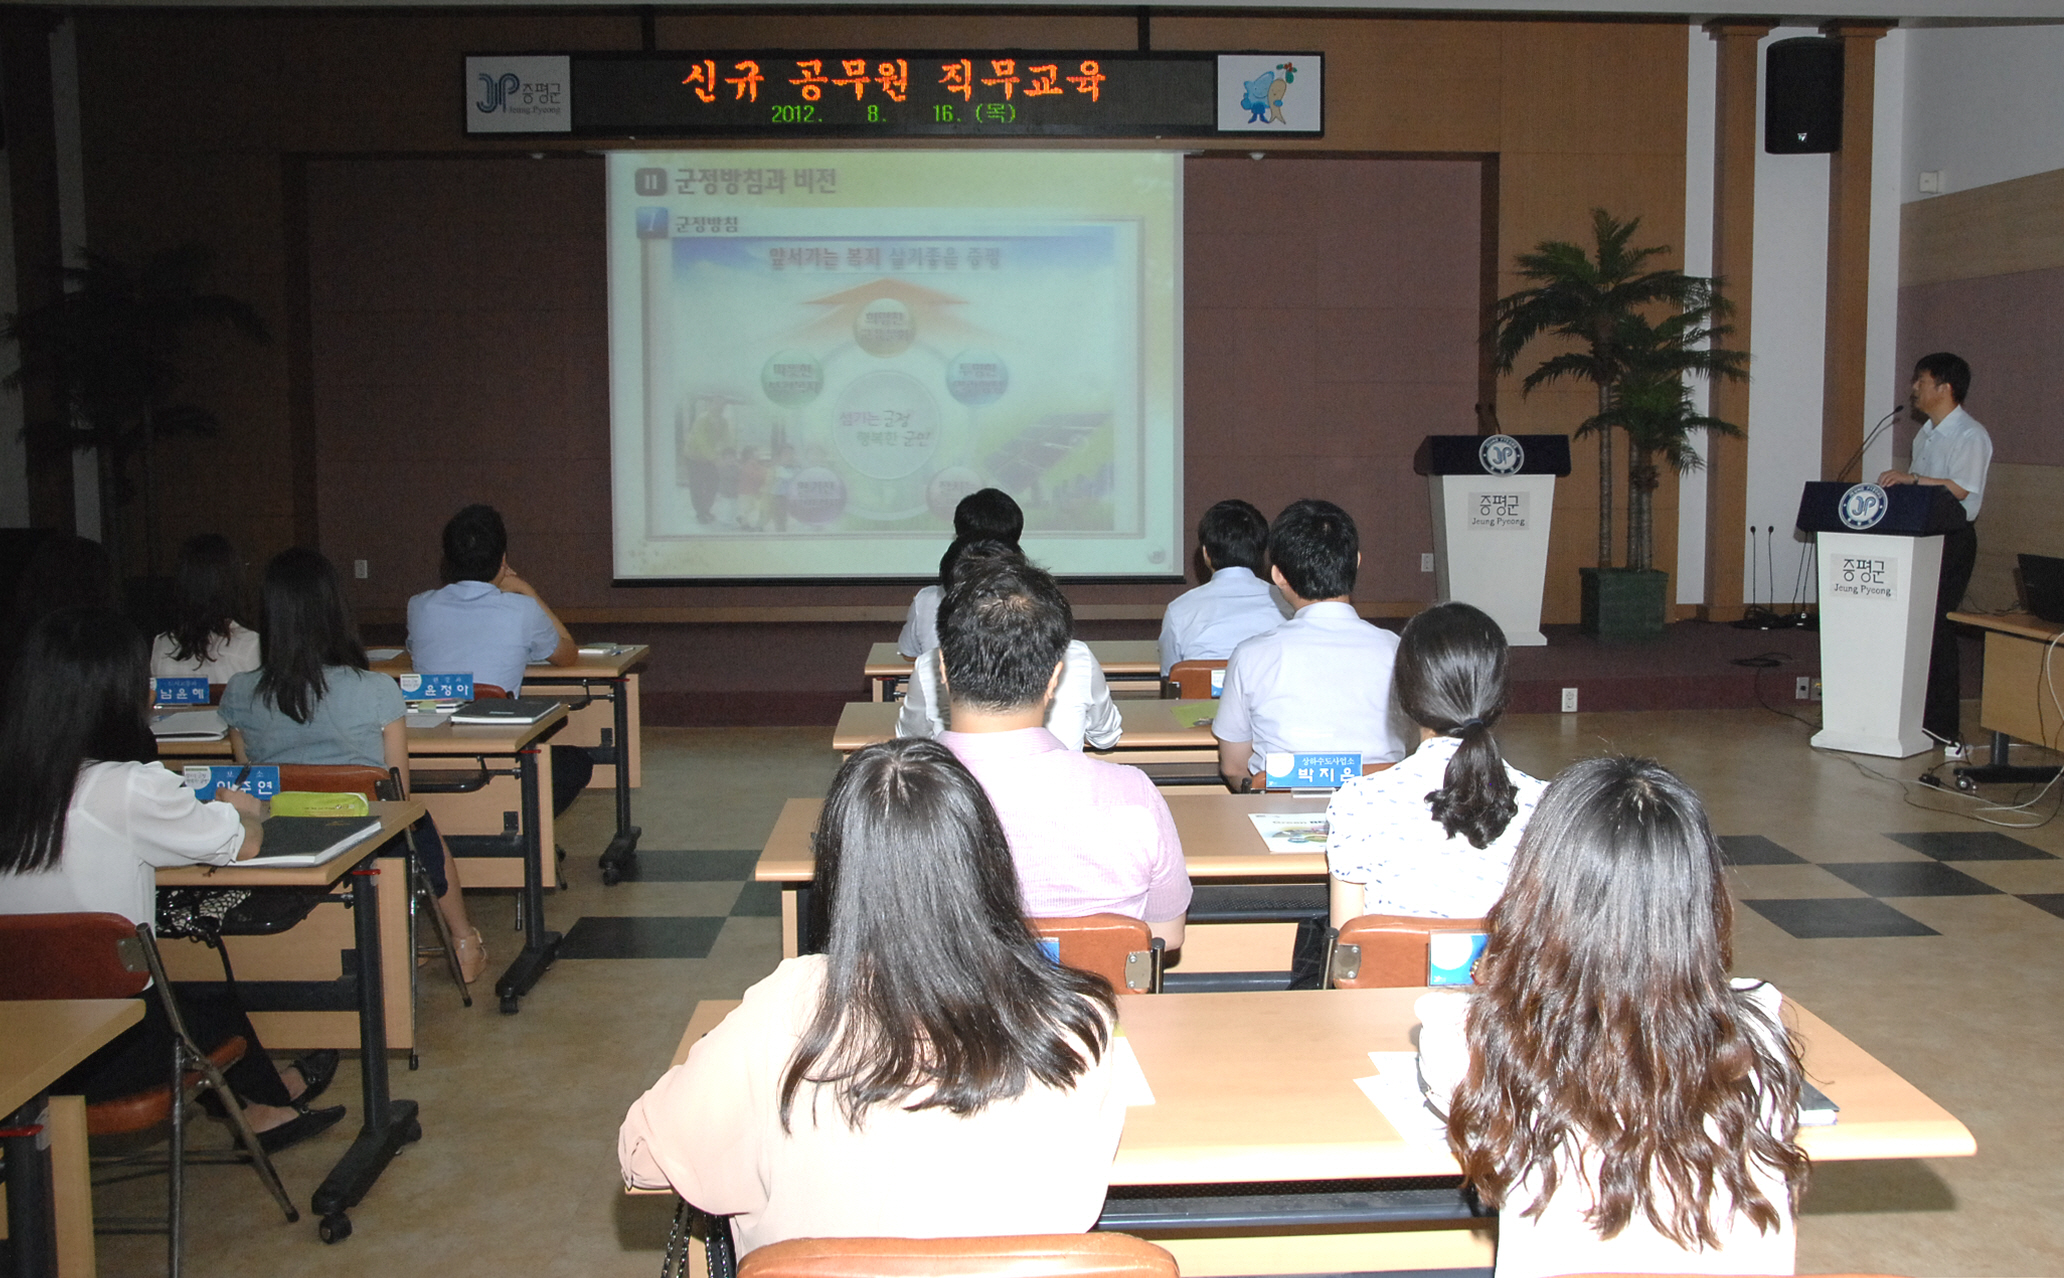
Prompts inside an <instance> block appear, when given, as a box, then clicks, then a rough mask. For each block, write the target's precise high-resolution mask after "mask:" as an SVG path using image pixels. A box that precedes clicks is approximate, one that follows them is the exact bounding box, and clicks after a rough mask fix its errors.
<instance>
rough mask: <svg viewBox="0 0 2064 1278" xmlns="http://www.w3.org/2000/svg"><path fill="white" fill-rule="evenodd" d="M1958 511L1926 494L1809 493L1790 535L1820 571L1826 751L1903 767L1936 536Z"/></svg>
mask: <svg viewBox="0 0 2064 1278" xmlns="http://www.w3.org/2000/svg"><path fill="white" fill-rule="evenodd" d="M1963 522H1964V512H1963V508H1962V507H1961V506H1959V505H1958V504H1957V500H1956V498H1954V497H1952V496H1950V495H1949V491H1948V490H1947V489H1944V488H1940V487H1937V486H1935V485H1932V484H1930V485H1921V484H1900V485H1898V486H1896V487H1893V488H1880V487H1878V486H1877V485H1876V484H1841V483H1809V484H1807V485H1806V489H1805V491H1804V492H1803V493H1801V494H1800V497H1799V519H1798V528H1799V531H1800V532H1809V533H1813V534H1814V536H1815V540H1816V541H1817V542H1818V547H1817V550H1816V552H1815V554H1816V562H1817V564H1818V566H1819V569H1820V680H1821V729H1820V731H1819V732H1816V733H1814V734H1813V744H1814V745H1816V746H1820V747H1821V748H1823V749H1827V750H1846V751H1849V752H1850V753H1853V754H1875V755H1881V756H1883V757H1885V758H1888V759H1903V758H1905V757H1907V756H1908V755H1912V754H1919V753H1920V752H1921V751H1923V750H1926V749H1927V748H1928V746H1929V744H1930V742H1929V739H1928V735H1927V734H1926V733H1924V732H1922V731H1921V712H1922V710H1923V708H1924V703H1925V701H1926V697H1927V691H1928V652H1929V649H1930V648H1931V646H1932V645H1933V644H1934V641H1935V589H1936V586H1937V584H1938V583H1939V582H1940V581H1941V575H1942V534H1943V533H1945V532H1949V531H1951V530H1953V529H1955V528H1957V527H1959V526H1961V525H1962V524H1963Z"/></svg>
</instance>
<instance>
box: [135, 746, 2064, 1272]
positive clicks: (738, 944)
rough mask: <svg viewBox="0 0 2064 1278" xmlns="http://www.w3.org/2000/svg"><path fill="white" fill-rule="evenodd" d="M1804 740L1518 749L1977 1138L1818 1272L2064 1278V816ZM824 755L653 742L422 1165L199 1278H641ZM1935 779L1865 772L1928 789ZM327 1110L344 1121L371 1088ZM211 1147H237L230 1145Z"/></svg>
mask: <svg viewBox="0 0 2064 1278" xmlns="http://www.w3.org/2000/svg"><path fill="white" fill-rule="evenodd" d="M1807 735H1808V733H1807V730H1806V729H1804V728H1802V727H1801V726H1799V725H1798V724H1797V723H1795V722H1793V721H1790V720H1786V719H1781V718H1778V717H1776V716H1773V715H1770V714H1767V713H1764V712H1762V711H1710V712H1676V713H1669V714H1585V715H1561V716H1558V715H1540V716H1525V717H1517V718H1515V719H1514V720H1512V721H1511V722H1510V723H1509V724H1508V725H1507V727H1506V730H1505V732H1504V733H1503V736H1504V740H1505V743H1506V747H1507V750H1508V753H1509V754H1510V755H1511V757H1512V759H1513V761H1514V763H1515V764H1517V765H1518V766H1520V767H1523V768H1525V769H1526V770H1527V771H1529V772H1532V773H1535V774H1536V775H1540V776H1544V777H1545V776H1551V775H1553V774H1554V773H1555V772H1556V771H1557V770H1558V769H1559V768H1560V767H1561V766H1563V765H1564V764H1566V763H1568V762H1570V761H1572V760H1574V759H1577V758H1580V757H1583V756H1586V755H1590V754H1596V753H1601V752H1605V751H1619V752H1629V753H1641V754H1649V755H1653V756H1655V757H1658V758H1660V759H1662V760H1663V761H1664V762H1665V763H1667V764H1668V765H1670V766H1671V767H1673V768H1675V769H1677V770H1678V771H1679V772H1680V773H1682V774H1683V775H1684V776H1685V777H1686V778H1687V779H1688V780H1690V781H1691V782H1692V783H1693V784H1694V785H1696V786H1698V787H1699V788H1700V790H1701V791H1702V793H1704V795H1705V796H1706V799H1707V802H1708V804H1709V806H1710V808H1711V810H1712V813H1713V819H1714V824H1715V827H1716V829H1718V830H1719V831H1720V832H1721V833H1723V834H1724V835H1726V836H1728V838H1727V850H1728V855H1729V859H1730V861H1731V862H1732V864H1733V868H1732V869H1730V871H1729V875H1730V880H1731V882H1732V884H1733V887H1734V891H1735V894H1736V896H1737V898H1738V899H1740V900H1741V902H1742V903H1743V906H1744V908H1743V909H1741V910H1739V911H1737V921H1736V938H1735V953H1736V969H1737V971H1738V972H1740V973H1741V974H1743V975H1754V976H1762V977H1768V978H1770V979H1772V980H1774V981H1776V982H1777V983H1778V984H1779V985H1780V986H1781V987H1782V988H1783V989H1784V990H1785V991H1786V992H1787V993H1789V994H1791V995H1792V996H1794V997H1796V998H1797V999H1799V1000H1800V1001H1801V1002H1803V1003H1805V1004H1806V1005H1807V1006H1809V1007H1811V1008H1813V1009H1814V1010H1815V1011H1816V1012H1818V1013H1819V1014H1820V1015H1822V1016H1823V1017H1824V1018H1826V1019H1827V1020H1828V1021H1829V1022H1830V1023H1831V1024H1832V1025H1834V1026H1835V1027H1836V1028H1838V1029H1840V1030H1841V1031H1842V1032H1844V1033H1845V1034H1847V1035H1849V1036H1850V1037H1852V1038H1854V1039H1855V1040H1857V1041H1858V1042H1859V1043H1861V1044H1862V1045H1863V1046H1864V1047H1865V1048H1866V1049H1868V1050H1869V1051H1871V1052H1872V1053H1874V1054H1876V1055H1877V1056H1878V1057H1879V1058H1880V1059H1882V1060H1884V1061H1885V1062H1887V1063H1888V1064H1889V1065H1891V1066H1892V1067H1893V1068H1894V1069H1896V1070H1898V1071H1899V1072H1900V1073H1902V1074H1903V1075H1905V1076H1906V1077H1907V1078H1909V1079H1910V1080H1912V1081H1913V1082H1914V1083H1915V1084H1916V1085H1918V1086H1919V1087H1921V1088H1922V1090H1924V1091H1926V1092H1927V1093H1928V1094H1929V1095H1930V1096H1932V1097H1934V1098H1935V1099H1936V1100H1937V1101H1939V1102H1940V1103H1942V1104H1943V1105H1944V1106H1946V1107H1947V1108H1948V1109H1949V1110H1950V1111H1951V1112H1952V1113H1954V1114H1956V1115H1957V1116H1958V1117H1959V1118H1961V1119H1962V1120H1963V1121H1964V1122H1965V1123H1966V1124H1968V1125H1969V1126H1970V1127H1971V1129H1972V1131H1973V1132H1974V1133H1975V1134H1976V1136H1977V1139H1978V1146H1979V1154H1978V1156H1977V1157H1976V1158H1969V1159H1945V1160H1937V1161H1931V1162H1921V1161H1902V1162H1882V1163H1851V1164H1827V1165H1823V1166H1821V1167H1820V1168H1818V1169H1816V1173H1815V1179H1814V1183H1813V1187H1812V1189H1811V1191H1810V1192H1809V1194H1808V1196H1807V1199H1806V1203H1805V1207H1804V1216H1803V1219H1802V1221H1801V1225H1800V1256H1799V1263H1800V1270H1801V1272H1814V1271H1821V1272H1826V1271H1831V1270H1835V1271H1875V1272H1883V1273H1894V1274H1906V1275H1916V1276H1918V1275H1964V1276H1968V1278H1981V1276H1990V1278H1999V1276H2006V1275H2047V1274H2064V1160H2060V1159H2059V1158H2058V1156H2057V1150H2059V1149H2060V1148H2064V1071H2060V1070H2059V1069H2058V1067H2057V1062H2058V1061H2059V1060H2060V1059H2064V1017H2060V1015H2059V1013H2058V1007H2057V1003H2058V992H2059V990H2060V989H2064V860H2059V859H2058V857H2059V855H2060V854H2064V821H2059V822H2053V823H2051V824H2048V825H2045V826H2043V827H2041V828H2039V829H2034V830H2014V831H1998V830H1994V829H1991V828H1989V827H1986V826H1984V825H1981V824H1978V823H1975V822H1973V821H1971V820H1970V819H1968V818H1967V817H1965V816H1960V815H1957V813H1958V812H1959V811H1963V810H1968V809H1970V808H1973V807H1974V806H1975V805H1974V804H1973V803H1972V802H1971V801H1969V800H1966V799H1961V798H1958V797H1956V796H1953V795H1949V794H1946V793H1943V792H1939V791H1926V790H1922V789H1921V788H1919V787H1914V786H1911V785H1908V786H1906V787H1905V788H1904V789H1902V788H1900V787H1898V786H1897V785H1895V784H1894V783H1893V782H1892V781H1888V780H1884V779H1880V778H1879V777H1875V776H1870V775H1866V774H1865V773H1864V772H1863V771H1861V770H1859V769H1858V768H1857V767H1856V766H1853V765H1852V764H1851V763H1850V762H1849V761H1847V760H1846V759H1845V758H1844V757H1842V756H1835V755H1828V754H1822V753H1818V752H1815V751H1812V750H1810V749H1809V748H1808V747H1807V745H1806V743H1805V738H1806V736H1807ZM828 737H829V730H828V729H761V730H716V729H708V730H652V731H648V733H647V734H646V742H645V744H646V754H645V758H646V777H645V782H646V783H645V787H644V789H643V790H641V791H640V792H639V794H638V797H637V801H636V811H635V815H636V819H637V821H638V823H639V824H640V825H642V826H643V827H644V830H645V836H644V848H645V851H643V852H642V853H641V861H642V863H643V864H642V868H643V874H642V876H641V878H640V879H639V880H638V881H637V882H633V883H626V884H622V885H620V886H617V887H614V888H604V887H603V886H601V883H600V879H599V876H598V875H597V874H596V872H595V870H594V862H593V856H594V853H595V852H597V851H599V850H600V848H601V847H602V845H603V844H604V843H605V842H606V841H607V837H608V831H609V822H610V815H611V814H610V808H609V804H608V802H607V799H606V796H604V795H603V794H601V792H595V793H594V794H593V795H592V796H590V797H587V798H584V799H582V800H581V802H580V803H579V804H577V805H576V806H575V807H574V809H573V810H572V811H571V812H570V813H569V814H568V815H567V816H566V817H565V818H563V819H562V822H561V825H560V831H561V841H562V842H563V843H564V844H565V846H566V847H567V848H568V849H569V850H570V851H571V853H572V855H571V856H570V857H569V859H568V861H567V866H568V875H569V878H570V880H571V882H570V885H569V887H568V888H567V889H566V890H564V891H562V892H560V893H558V894H557V895H555V896H554V897H553V898H551V900H550V901H549V902H548V905H547V913H548V918H549V921H550V925H551V926H552V927H554V928H557V929H560V930H562V931H564V932H565V933H566V934H567V946H566V948H565V949H564V950H563V951H562V954H563V957H562V959H561V961H560V963H559V964H558V966H557V967H556V968H555V969H554V970H553V971H552V972H550V973H549V974H548V975H547V976H546V977H545V979H544V980H543V982H542V983H541V984H540V985H539V986H538V988H537V989H536V991H535V992H533V993H532V994H531V995H530V996H529V997H528V998H526V999H525V1000H524V1004H523V1010H522V1012H521V1013H520V1014H519V1015H516V1016H511V1017H504V1016H501V1015H499V1014H498V1013H497V1012H496V1010H495V1006H494V999H493V998H492V997H491V996H489V997H486V998H477V999H476V1003H475V1006H474V1007H473V1008H472V1009H470V1010H466V1009H462V1008H461V1007H460V1006H459V1002H458V999H457V997H456V995H455V994H454V993H453V992H452V991H451V989H450V988H449V986H448V985H445V984H444V983H442V982H441V981H439V980H435V979H432V980H426V981H425V983H424V997H423V1005H422V1011H421V1022H422V1033H423V1038H424V1047H423V1065H422V1069H421V1070H420V1071H419V1072H417V1073H409V1072H408V1071H407V1070H406V1069H405V1068H403V1067H400V1066H397V1068H396V1071H395V1074H394V1089H395V1094H396V1095H399V1096H405V1097H411V1098H413V1099H416V1100H418V1101H419V1102H420V1103H421V1105H422V1113H423V1127H424V1139H423V1141H422V1142H421V1143H420V1144H418V1145H415V1146H411V1147H410V1148H408V1149H407V1150H405V1151H404V1152H403V1153H402V1154H401V1156H400V1157H399V1158H398V1159H396V1161H395V1162H394V1164H393V1165H392V1166H391V1167H390V1168H389V1169H388V1172H387V1174H386V1176H385V1178H384V1179H383V1180H382V1181H381V1183H380V1184H379V1185H378V1186H376V1187H375V1189H374V1191H373V1193H372V1195H371V1196H370V1197H369V1198H368V1199H367V1200H366V1201H365V1202H364V1203H363V1204H361V1205H360V1206H359V1207H358V1208H357V1209H356V1210H354V1212H353V1213H352V1215H353V1220H354V1222H355V1225H356V1232H355V1234H354V1236H353V1237H352V1238H351V1239H350V1240H349V1241H347V1242H345V1243H343V1244H341V1245H339V1246H336V1247H324V1246H323V1245H322V1244H320V1243H319V1242H317V1241H316V1239H315V1233H314V1227H313V1224H312V1222H311V1221H309V1220H308V1219H307V1218H305V1217H304V1219H303V1221H302V1222H301V1223H300V1224H297V1225H285V1224H283V1223H281V1222H280V1220H279V1217H278V1215H277V1214H276V1213H274V1212H273V1211H272V1209H271V1208H270V1206H269V1204H268V1203H267V1202H266V1201H265V1200H264V1198H263V1195H262V1194H261V1193H260V1192H259V1190H258V1188H257V1186H256V1184H255V1182H254V1181H253V1180H252V1178H251V1176H250V1173H249V1172H247V1171H245V1170H242V1169H240V1168H202V1169H198V1170H196V1171H195V1172H194V1173H192V1175H191V1191H190V1193H191V1202H192V1203H193V1204H194V1205H193V1207H192V1216H191V1228H192V1231H193V1238H192V1241H191V1244H190V1247H189V1253H188V1259H189V1272H191V1273H193V1274H195V1275H225V1276H227V1275H241V1274H250V1275H260V1274H264V1275H271V1274H286V1273H291V1274H296V1275H302V1274H306V1275H327V1274H340V1275H342V1274H349V1275H354V1276H359V1275H366V1274H383V1273H384V1274H411V1275H413V1274H426V1275H438V1276H439V1278H444V1276H447V1275H475V1274H477V1275H483V1276H484V1275H496V1276H499V1275H504V1274H514V1273H521V1274H525V1275H567V1276H569V1278H571V1276H574V1275H579V1276H580V1278H599V1276H604V1275H625V1276H627V1278H628V1276H631V1275H637V1276H640V1278H647V1276H649V1275H650V1274H652V1273H653V1272H654V1271H655V1270H656V1269H657V1267H658V1264H659V1256H660V1248H661V1246H662V1245H663V1242H664V1238H665V1232H666V1223H667V1204H666V1203H665V1201H664V1200H661V1199H652V1198H648V1199H628V1198H626V1197H625V1196H624V1195H622V1194H621V1193H620V1192H619V1191H618V1188H617V1181H616V1174H615V1132H616V1126H617V1123H618V1121H619V1120H620V1118H621V1116H622V1114H623V1111H624V1109H625V1107H626V1106H627V1105H628V1104H629V1102H630V1101H631V1100H632V1099H633V1098H634V1097H635V1096H636V1095H637V1094H638V1092H639V1091H641V1090H642V1089H643V1088H644V1087H645V1086H646V1085H647V1084H648V1083H649V1082H650V1081H651V1080H652V1078H654V1077H655V1076H656V1075H657V1074H658V1073H659V1071H660V1070H661V1069H662V1068H664V1066H665V1063H666V1060H667V1058H668V1056H669V1055H670V1054H671V1053H672V1051H673V1048H674V1044H675V1042H676V1041H677V1039H678V1038H679V1035H680V1032H681V1028H682V1026H683V1024H684V1023H685V1022H686V1019H687V1016H688V1012H689V1010H690V1009H691V1008H692V1007H693V1006H694V1005H695V1003H696V1002H697V1001H698V1000H700V999H704V998H723V997H736V996H737V994H738V993H739V992H740V991H741V990H743V989H744V987H745V986H746V985H748V984H750V983H751V982H752V981H754V980H756V979H758V977H759V976H761V975H763V974H764V973H765V972H766V971H768V970H769V969H770V968H771V967H772V966H773V964H774V963H775V961H776V959H777V957H778V953H779V935H778V925H777V922H776V919H775V917H774V915H775V911H776V902H775V900H774V897H773V894H772V893H771V892H768V891H765V890H763V889H762V888H760V887H758V886H756V885H752V884H749V883H745V882H744V881H743V880H744V879H745V877H746V876H747V875H748V874H749V873H750V867H751V864H752V859H753V856H754V855H755V850H756V849H757V848H758V847H759V846H760V845H761V843H762V842H763V841H764V839H765V837H766V835H767V832H768V830H769V829H770V828H771V827H772V825H773V821H774V817H775V815H776V813H777V812H778V811H779V809H780V806H781V802H782V800H783V799H785V798H787V797H789V796H791V795H818V794H822V793H823V791H824V788H825V786H826V785H827V784H828V782H829V780H830V778H831V775H832V772H833V770H834V768H835V761H834V759H833V757H832V755H831V752H830V750H829V749H828V748H827V739H828ZM1922 762H1923V761H1922V760H1914V761H1910V762H1890V761H1885V760H1869V761H1867V766H1868V767H1869V768H1871V769H1872V770H1873V771H1874V772H1876V773H1879V774H1882V775H1883V776H1885V777H1892V778H1902V779H1906V780H1909V781H1910V780H1911V778H1913V777H1914V776H1916V775H1917V774H1918V773H1919V772H1920V770H1921V766H1922ZM1931 809H1932V811H1931ZM2044 810H2045V811H2047V810H2048V808H2047V806H2045V808H2044ZM2009 819H2014V820H2029V819H2031V818H2029V817H2028V816H2026V815H2025V814H2024V815H2022V816H2019V817H2011V818H2009ZM474 910H475V913H476V916H477V917H478V918H479V919H480V921H481V923H482V925H483V927H484V929H485V930H486V931H487V934H488V937H489V943H490V945H491V946H492V947H494V958H495V959H496V960H497V968H498V965H499V963H501V962H506V961H507V959H508V957H509V955H510V954H511V953H512V952H513V951H514V949H515V948H516V943H517V939H518V938H517V937H516V936H515V934H513V933H512V932H511V931H510V930H509V928H510V925H511V920H512V918H513V913H512V911H511V908H510V902H509V899H508V898H507V897H506V896H499V895H492V894H478V899H477V901H476V902H475V905H474ZM478 988H479V987H476V989H478ZM335 1095H336V1096H337V1097H338V1098H339V1099H342V1100H344V1101H346V1102H348V1103H349V1104H350V1105H351V1107H352V1110H353V1115H352V1118H353V1120H354V1121H355V1119H356V1117H357V1112H356V1111H357V1108H358V1104H357V1076H356V1073H355V1067H354V1066H352V1065H350V1064H347V1066H346V1068H345V1070H344V1071H343V1073H342V1074H341V1075H340V1077H339V1078H338V1081H337V1083H336V1087H335ZM1343 1103H1354V1099H1353V1098H1352V1097H1347V1098H1344V1101H1343ZM348 1138H349V1137H348V1126H347V1127H344V1128H339V1129H338V1130H337V1131H335V1132H332V1133H330V1134H328V1135H326V1136H325V1137H324V1138H322V1139H320V1140H317V1141H314V1142H311V1143H310V1144H309V1145H308V1146H304V1147H301V1148H297V1149H295V1150H292V1151H290V1152H289V1153H288V1154H287V1155H286V1157H285V1158H284V1159H283V1160H282V1164H283V1166H282V1170H283V1173H284V1174H285V1175H286V1177H287V1179H288V1183H289V1187H290V1188H291V1189H292V1190H293V1192H294V1194H295V1197H296V1198H297V1199H298V1200H300V1201H302V1202H304V1203H305V1202H306V1199H307V1195H308V1193H309V1191H310V1190H311V1189H313V1187H314V1185H315V1183H316V1182H317V1180H319V1179H320V1177H321V1174H322V1172H323V1170H325V1169H326V1168H327V1166H328V1165H329V1163H330V1162H332V1161H334V1159H335V1158H336V1156H337V1154H338V1153H339V1152H341V1150H342V1149H343V1147H344V1145H345V1143H346V1142H347V1140H348ZM202 1139H203V1140H210V1141H213V1140H216V1139H218V1137H217V1135H216V1133H215V1131H214V1129H213V1126H212V1125H209V1126H208V1129H207V1130H206V1131H205V1132H204V1133H203V1136H202ZM156 1193H157V1189H156V1187H155V1185H137V1186H131V1187H126V1188H124V1189H121V1190H117V1191H114V1192H112V1193H110V1194H108V1195H107V1196H106V1197H107V1198H108V1200H110V1201H113V1200H117V1199H130V1200H134V1201H137V1202H139V1203H140V1204H144V1205H147V1200H148V1198H149V1197H150V1196H152V1195H155V1194H156ZM101 1248H102V1250H101V1255H102V1272H103V1273H105V1274H110V1275H116V1276H117V1278H122V1276H126V1275H132V1274H135V1275H142V1274H153V1273H157V1272H160V1266H161V1253H162V1243H161V1242H159V1241H158V1240H156V1239H140V1238H108V1239H103V1240H102V1242H101Z"/></svg>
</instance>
